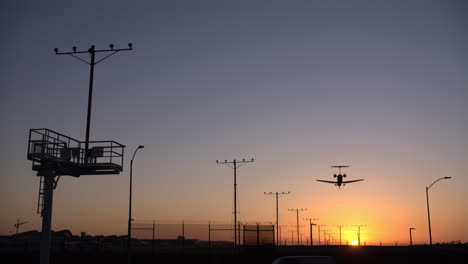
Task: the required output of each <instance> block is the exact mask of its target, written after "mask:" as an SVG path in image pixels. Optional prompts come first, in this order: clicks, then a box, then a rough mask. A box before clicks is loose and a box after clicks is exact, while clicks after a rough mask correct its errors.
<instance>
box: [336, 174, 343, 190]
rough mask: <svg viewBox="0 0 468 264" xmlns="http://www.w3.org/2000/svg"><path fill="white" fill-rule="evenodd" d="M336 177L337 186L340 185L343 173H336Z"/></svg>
mask: <svg viewBox="0 0 468 264" xmlns="http://www.w3.org/2000/svg"><path fill="white" fill-rule="evenodd" d="M336 178H337V179H336V185H338V187H340V186H341V185H342V184H343V175H341V174H338V175H337V176H336Z"/></svg>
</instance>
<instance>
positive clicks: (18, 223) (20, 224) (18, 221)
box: [14, 219, 28, 234]
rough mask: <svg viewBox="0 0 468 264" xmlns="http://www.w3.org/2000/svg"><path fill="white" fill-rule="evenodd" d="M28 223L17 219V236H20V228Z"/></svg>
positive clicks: (15, 225)
mask: <svg viewBox="0 0 468 264" xmlns="http://www.w3.org/2000/svg"><path fill="white" fill-rule="evenodd" d="M27 223H28V222H20V220H19V219H16V224H14V227H16V234H18V230H19V228H20V226H22V225H24V224H27Z"/></svg>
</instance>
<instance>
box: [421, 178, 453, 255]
mask: <svg viewBox="0 0 468 264" xmlns="http://www.w3.org/2000/svg"><path fill="white" fill-rule="evenodd" d="M450 178H452V177H447V176H445V177H442V178H440V179H437V180H436V181H435V182H433V183H432V184H431V185H429V187H427V186H426V202H427V221H428V223H429V244H430V245H431V246H432V232H431V214H430V212H429V189H430V188H431V187H432V185H434V184H435V183H436V182H438V181H440V180H448V179H450Z"/></svg>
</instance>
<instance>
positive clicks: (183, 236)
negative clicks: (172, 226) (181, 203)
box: [182, 220, 185, 249]
mask: <svg viewBox="0 0 468 264" xmlns="http://www.w3.org/2000/svg"><path fill="white" fill-rule="evenodd" d="M184 248H185V223H184V220H182V249H184Z"/></svg>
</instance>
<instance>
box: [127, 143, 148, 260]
mask: <svg viewBox="0 0 468 264" xmlns="http://www.w3.org/2000/svg"><path fill="white" fill-rule="evenodd" d="M142 148H144V146H142V145H139V146H138V148H136V149H135V152H133V156H132V159H131V160H130V193H129V201H128V237H127V250H128V252H127V253H128V263H129V264H130V263H131V262H132V257H131V256H132V253H131V250H132V247H131V239H132V176H133V159H134V158H135V155H136V153H137V151H138V150H139V149H142Z"/></svg>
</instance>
